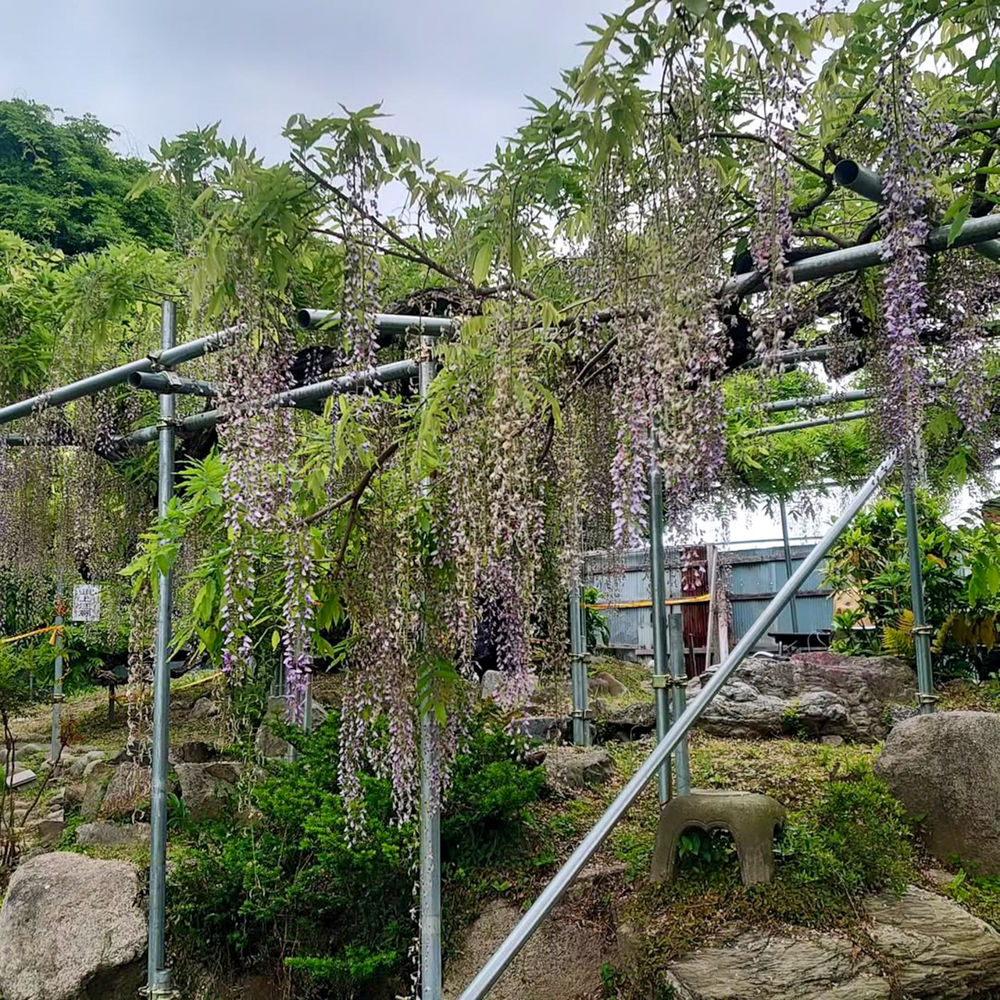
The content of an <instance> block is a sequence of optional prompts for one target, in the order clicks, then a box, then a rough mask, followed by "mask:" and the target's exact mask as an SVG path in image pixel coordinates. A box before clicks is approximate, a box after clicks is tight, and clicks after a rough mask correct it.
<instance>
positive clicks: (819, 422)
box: [742, 410, 868, 438]
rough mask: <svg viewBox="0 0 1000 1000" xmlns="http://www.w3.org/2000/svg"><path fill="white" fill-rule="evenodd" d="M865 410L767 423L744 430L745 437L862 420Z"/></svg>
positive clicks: (865, 414)
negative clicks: (787, 421)
mask: <svg viewBox="0 0 1000 1000" xmlns="http://www.w3.org/2000/svg"><path fill="white" fill-rule="evenodd" d="M867 416H868V411H867V410H851V411H849V412H848V413H838V414H835V415H834V416H831V417H817V418H816V419H815V420H794V421H792V422H791V423H787V424H768V426H767V427H755V428H754V429H753V430H749V431H746V432H745V433H744V434H743V435H742V436H743V437H745V438H755V437H765V436H766V435H768V434H781V433H782V432H783V431H806V430H809V429H810V428H813V427H828V426H830V425H831V424H843V423H846V422H847V421H848V420H864V419H865V417H867Z"/></svg>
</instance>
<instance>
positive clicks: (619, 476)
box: [611, 320, 657, 549]
mask: <svg viewBox="0 0 1000 1000" xmlns="http://www.w3.org/2000/svg"><path fill="white" fill-rule="evenodd" d="M650 329H651V326H650V324H648V323H645V322H642V321H639V320H637V321H634V323H629V324H628V325H623V326H622V327H621V332H620V333H619V334H618V344H619V360H618V378H617V383H616V385H615V393H614V399H613V406H614V419H615V425H616V432H615V433H616V437H617V441H616V448H615V453H614V458H613V459H612V461H611V482H612V485H613V488H614V494H613V497H612V501H611V511H612V517H613V520H614V542H615V545H617V546H618V547H619V548H623V549H624V548H633V547H634V546H636V545H638V544H639V540H640V538H641V536H642V524H643V521H644V520H645V511H646V504H647V502H648V500H649V481H648V469H649V463H650V460H651V457H652V448H653V419H654V416H655V413H656V409H657V407H656V389H657V384H656V381H655V379H653V378H651V377H650V373H649V371H648V369H647V366H646V357H645V351H644V344H645V342H646V340H647V339H648V332H649V330H650Z"/></svg>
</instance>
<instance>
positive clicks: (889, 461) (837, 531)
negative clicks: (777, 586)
mask: <svg viewBox="0 0 1000 1000" xmlns="http://www.w3.org/2000/svg"><path fill="white" fill-rule="evenodd" d="M898 458H899V455H898V452H893V453H892V454H890V455H889V456H888V457H887V458H885V459H884V460H883V462H882V464H881V465H880V466H879V467H878V468H877V469H876V470H875V472H874V473H873V474H872V476H871V478H870V479H869V480H868V481H867V482H866V483H865V484H864V485H863V486H862V487H861V489H859V490H858V492H857V493H855V494H854V496H853V497H852V498H851V501H850V503H849V504H848V505H847V507H846V508H845V510H844V512H843V513H842V514H841V515H840V517H839V518H837V520H836V522H834V524H833V525H832V526H831V528H830V530H829V531H828V532H827V533H826V535H825V536H824V537H823V539H822V540H821V541H820V542H818V543H817V545H816V547H815V548H814V549H813V550H812V551H811V552H810V553H809V555H808V556H806V558H805V559H804V560H803V561H802V563H801V564H800V565H799V568H798V569H797V570H796V571H795V573H794V574H793V575H792V577H791V579H790V580H788V582H787V583H786V584H785V585H784V586H783V587H782V588H781V590H779V591H778V593H777V594H775V595H774V597H773V598H772V599H771V603H770V604H768V606H767V608H766V609H765V610H764V612H763V613H762V614H761V616H760V617H759V618H758V619H757V620H756V621H755V622H754V624H753V625H751V627H750V629H749V630H748V631H747V633H746V635H744V636H743V638H742V639H741V640H740V641H739V642H738V643H737V645H736V647H735V648H734V649H733V651H732V653H730V655H729V656H728V657H727V659H726V660H725V662H724V663H722V664H721V665H720V666H719V667H718V668H717V669H716V670H715V671H714V672H713V673H712V676H711V677H710V678H709V679H708V680H707V681H706V683H705V686H704V687H703V688H702V689H701V692H700V693H699V694H698V696H697V697H696V698H695V699H694V700H693V701H692V702H691V703H690V704H689V705H688V707H687V708H686V709H685V711H684V712H683V713H682V714H681V716H680V718H678V719H677V720H676V721H675V722H674V724H673V726H671V727H670V730H669V731H668V732H667V734H666V736H665V737H664V738H663V740H662V741H661V742H660V743H658V744H657V745H656V748H655V749H654V750H653V752H652V753H651V754H650V755H649V756H648V757H647V758H646V760H645V762H644V763H643V764H642V766H641V767H640V768H639V770H638V771H636V773H635V774H634V775H633V776H632V778H631V779H630V780H629V782H628V784H626V785H625V787H624V788H623V789H622V790H621V791H620V792H619V793H618V796H617V797H616V798H615V800H614V802H612V803H611V805H610V806H608V808H607V810H606V811H605V813H604V815H603V816H601V818H600V819H599V820H598V821H597V823H596V824H595V825H594V826H593V828H592V829H591V831H590V833H588V834H587V836H586V837H584V839H583V840H582V841H581V842H580V845H579V847H577V849H576V850H575V851H574V852H573V853H572V854H571V855H570V857H569V859H568V860H567V861H566V863H565V864H564V865H563V866H562V868H560V869H559V871H558V872H557V873H556V874H555V876H554V877H553V879H552V881H551V882H549V884H548V885H547V886H546V887H545V889H544V890H542V892H541V894H540V895H539V897H538V899H536V900H535V902H534V903H533V904H532V906H531V908H530V909H529V910H528V912H527V913H525V915H524V916H523V917H522V918H521V920H520V921H519V922H518V924H517V926H515V927H514V929H513V930H512V931H511V932H510V934H509V935H508V936H507V939H506V940H505V941H504V942H503V944H501V945H500V947H499V948H498V949H497V950H496V951H495V952H494V953H493V955H492V956H491V958H490V959H489V961H488V962H487V963H486V964H485V965H484V966H483V968H482V969H481V970H480V972H479V974H478V975H477V976H476V977H475V979H473V980H472V982H471V983H469V985H468V986H467V987H466V988H465V990H464V992H463V993H462V994H461V995H460V997H459V1000H481V998H482V997H484V996H486V994H487V993H488V992H489V991H490V989H491V988H492V987H493V986H494V984H495V983H496V981H497V980H498V979H499V978H500V976H501V975H502V974H503V971H504V969H506V968H507V966H508V965H509V964H510V962H511V961H512V960H513V959H514V957H515V956H516V955H517V953H518V952H519V951H520V950H521V949H522V948H523V947H524V945H525V944H526V943H527V941H528V939H529V938H530V937H531V935H532V934H534V932H535V931H536V930H537V929H538V927H539V926H540V925H541V923H542V921H543V920H544V919H545V918H546V916H548V914H549V912H550V911H551V909H552V908H553V907H554V906H555V904H556V903H557V902H558V901H559V900H560V898H561V897H562V895H563V893H565V892H566V890H567V889H568V888H569V887H570V885H571V884H572V883H573V882H574V880H575V879H576V877H577V876H578V875H579V874H580V872H581V871H582V870H583V868H584V866H585V865H586V864H587V862H588V861H589V860H590V859H591V858H592V857H593V856H594V854H595V853H596V852H597V850H598V848H599V847H600V846H601V844H603V843H604V841H605V839H606V838H607V837H608V835H609V834H610V833H611V831H612V830H613V829H614V827H615V825H616V824H617V823H618V821H619V820H620V819H621V818H622V816H623V815H624V814H625V812H626V810H628V808H629V807H630V806H631V805H632V804H633V803H634V802H635V800H636V799H637V798H638V797H639V795H640V793H641V792H642V790H643V789H644V788H645V787H646V785H647V784H648V783H649V781H650V780H651V779H652V778H653V777H654V775H655V774H656V772H657V770H658V769H659V768H660V766H661V765H662V764H663V762H664V761H665V760H666V759H667V758H668V757H669V755H670V754H671V753H672V752H673V750H674V749H675V748H676V747H677V744H678V743H680V741H681V740H682V739H683V738H684V736H685V735H686V734H687V732H688V730H689V729H690V728H691V727H692V726H693V725H694V723H695V722H696V721H697V719H698V717H699V716H700V715H701V714H702V712H704V711H705V709H706V708H707V707H708V705H709V703H710V702H711V701H712V699H713V698H714V697H715V695H716V694H718V692H719V690H720V688H722V686H723V685H724V684H725V683H726V681H727V680H728V679H729V677H730V675H731V674H732V673H733V671H734V670H735V669H736V668H737V667H738V666H739V664H740V663H741V662H742V660H743V659H744V658H745V657H746V656H747V654H748V653H749V652H750V651H751V650H752V649H753V647H754V646H755V645H756V643H757V642H758V641H759V640H760V638H761V637H762V636H763V635H764V633H765V632H766V631H767V629H768V628H770V626H771V623H772V622H773V621H774V619H775V618H777V616H778V615H779V614H780V612H781V611H782V609H783V608H784V607H785V605H786V604H787V603H788V602H789V601H790V600H791V598H792V597H793V596H794V594H795V593H796V591H798V589H799V588H800V587H801V586H802V584H803V583H804V582H805V581H806V579H807V578H808V577H809V575H810V574H811V573H813V572H814V570H815V569H816V568H817V567H818V566H819V564H820V562H822V560H823V559H824V558H825V557H826V555H827V553H828V552H829V551H830V549H831V548H832V547H833V544H834V543H835V542H836V541H837V539H838V538H839V537H840V535H841V534H842V533H843V531H844V529H845V528H846V527H847V526H848V525H849V524H850V523H851V521H852V520H853V519H854V517H855V515H856V514H857V513H858V511H860V510H861V508H862V507H863V506H864V505H865V503H866V502H867V501H868V499H869V498H870V497H871V496H872V494H873V493H875V491H876V490H877V489H878V488H879V486H880V485H881V483H882V482H883V480H885V478H886V476H888V475H889V473H890V472H891V471H892V469H893V467H894V466H895V465H896V462H897V461H898Z"/></svg>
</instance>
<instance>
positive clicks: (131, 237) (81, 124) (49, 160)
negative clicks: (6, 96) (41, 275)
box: [0, 100, 174, 254]
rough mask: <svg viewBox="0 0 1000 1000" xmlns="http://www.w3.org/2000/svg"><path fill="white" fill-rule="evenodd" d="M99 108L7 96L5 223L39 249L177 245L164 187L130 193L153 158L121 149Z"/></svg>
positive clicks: (0, 216) (2, 166) (1, 143)
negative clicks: (59, 109) (76, 114)
mask: <svg viewBox="0 0 1000 1000" xmlns="http://www.w3.org/2000/svg"><path fill="white" fill-rule="evenodd" d="M113 136H114V133H113V132H112V131H111V129H109V128H108V127H107V126H105V125H102V124H101V123H100V122H99V121H98V120H97V119H96V118H94V117H93V116H92V115H84V116H83V117H82V118H65V119H64V120H62V121H57V120H56V119H55V114H54V112H53V110H52V109H51V108H47V107H45V106H44V105H41V104H34V103H32V102H30V101H23V100H12V101H0V229H6V230H10V231H11V232H13V233H16V234H17V235H19V236H21V237H22V238H23V239H25V240H27V241H28V242H30V243H33V244H35V245H36V246H38V247H39V248H46V249H51V250H58V251H61V252H62V253H65V254H78V253H86V252H88V251H92V250H99V249H101V248H103V247H106V246H109V245H111V244H114V243H123V242H131V241H138V242H141V243H143V244H145V245H146V246H149V247H164V248H168V247H170V246H172V245H173V241H174V232H173V223H172V219H171V213H170V209H169V205H168V203H167V200H166V198H165V197H164V195H163V194H162V193H161V192H149V193H148V194H145V195H143V196H142V197H141V198H136V199H129V198H128V197H127V195H128V193H129V191H130V190H131V189H132V187H133V185H134V184H135V183H136V181H138V180H139V179H140V178H141V177H143V176H144V175H145V173H146V171H147V169H148V167H147V164H146V163H145V162H143V161H142V160H140V159H138V158H134V157H121V156H118V155H117V154H115V153H114V152H113V151H112V150H111V149H110V148H109V143H110V141H111V139H112V138H113Z"/></svg>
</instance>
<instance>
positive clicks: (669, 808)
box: [651, 789, 785, 885]
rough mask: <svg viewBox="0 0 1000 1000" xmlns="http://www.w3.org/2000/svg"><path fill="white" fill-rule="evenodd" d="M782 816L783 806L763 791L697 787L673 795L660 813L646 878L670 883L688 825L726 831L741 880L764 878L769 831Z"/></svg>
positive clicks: (770, 867) (768, 869)
mask: <svg viewBox="0 0 1000 1000" xmlns="http://www.w3.org/2000/svg"><path fill="white" fill-rule="evenodd" d="M784 820H785V808H784V806H782V804H781V803H780V802H778V801H777V800H776V799H772V798H771V797H770V796H768V795H758V794H756V793H754V792H722V791H709V790H703V789H695V790H693V791H691V793H690V794H688V795H679V796H677V797H676V798H673V799H671V800H670V801H669V802H668V803H667V804H666V805H665V806H664V807H663V808H662V810H661V811H660V822H659V826H658V827H657V830H656V846H655V847H654V848H653V866H652V872H651V877H652V880H653V881H654V882H672V881H673V879H674V875H675V873H676V867H677V846H678V844H679V842H680V838H681V834H682V833H684V831H685V830H690V829H692V828H694V829H697V830H703V831H704V832H705V833H708V832H709V831H711V830H728V831H729V833H730V834H731V835H732V838H733V842H734V843H735V845H736V856H737V857H738V858H739V862H740V876H741V877H742V879H743V883H744V884H745V885H751V884H753V883H754V882H770V881H771V878H772V876H773V875H774V832H775V830H776V829H777V828H778V827H780V826H781V824H782V823H783V822H784Z"/></svg>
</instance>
